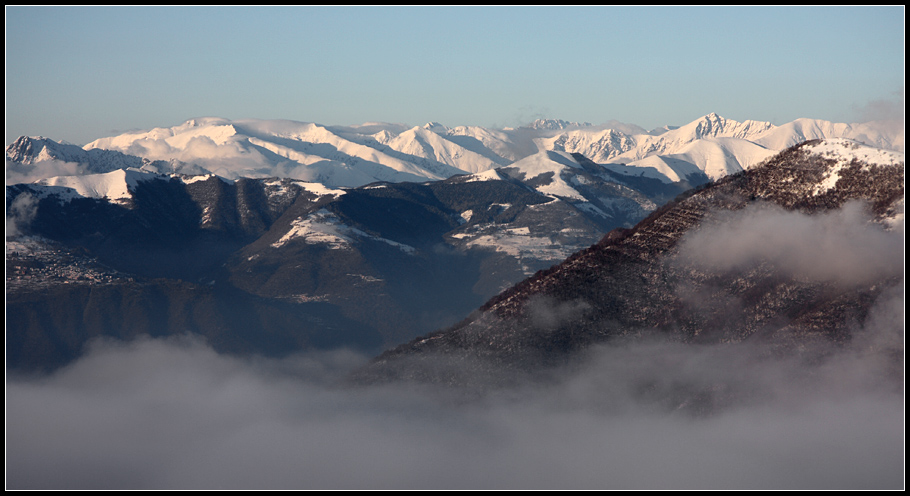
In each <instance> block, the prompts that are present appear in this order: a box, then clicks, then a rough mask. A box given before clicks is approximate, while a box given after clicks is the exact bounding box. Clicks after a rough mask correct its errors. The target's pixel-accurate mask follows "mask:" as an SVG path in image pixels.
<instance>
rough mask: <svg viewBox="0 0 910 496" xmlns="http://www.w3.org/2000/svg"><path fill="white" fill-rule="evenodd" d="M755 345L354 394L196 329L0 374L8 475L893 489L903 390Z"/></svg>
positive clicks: (347, 363) (82, 485)
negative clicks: (52, 369)
mask: <svg viewBox="0 0 910 496" xmlns="http://www.w3.org/2000/svg"><path fill="white" fill-rule="evenodd" d="M901 297H902V294H901ZM893 310H894V308H892V307H890V306H888V305H885V306H884V310H883V311H885V312H887V311H893ZM901 310H902V308H901ZM891 318H893V316H890V317H883V320H881V321H880V322H885V323H886V324H887V323H888V322H891V320H889V319H891ZM866 331H867V332H878V331H877V330H875V329H867V330H866ZM756 351H757V350H755V349H752V348H750V347H747V346H701V347H688V346H686V345H681V344H678V343H661V342H641V343H626V344H617V345H614V346H610V347H603V348H599V349H596V350H593V351H592V352H591V353H590V354H589V356H588V357H587V359H585V360H583V361H582V362H580V363H579V365H578V366H576V367H573V368H572V369H571V370H564V371H561V372H560V373H559V374H557V375H555V376H554V378H553V380H552V381H550V382H547V383H543V384H540V383H539V384H535V385H532V384H528V385H527V386H526V387H521V388H515V389H509V390H500V391H497V392H495V393H492V394H490V395H486V396H481V397H478V398H475V399H471V400H465V397H464V396H459V395H451V394H449V393H448V392H446V391H441V390H439V389H431V388H428V387H425V386H420V385H415V384H389V385H384V386H375V387H361V388H352V387H345V386H343V385H342V384H343V382H342V381H341V379H342V378H343V377H344V374H345V373H347V371H349V370H352V369H353V368H355V367H357V366H360V365H362V364H363V363H364V359H363V358H362V357H359V356H357V355H355V354H353V353H348V352H341V351H339V352H332V353H321V354H309V355H300V356H296V357H293V358H289V359H284V360H263V359H239V358H233V357H228V356H222V355H218V354H216V353H215V352H214V351H212V350H211V348H209V347H208V346H207V345H206V344H205V343H203V342H201V341H198V340H194V339H188V338H181V339H175V338H171V339H145V340H139V341H136V342H133V343H130V344H122V343H119V344H118V343H112V342H96V343H95V344H94V346H93V347H92V349H91V350H90V352H89V353H88V354H87V355H86V356H85V357H84V358H82V359H80V360H79V361H78V362H76V363H74V364H72V365H71V366H69V367H67V368H65V369H62V370H60V371H58V372H57V373H55V374H53V375H51V376H45V377H31V378H23V377H20V378H13V379H8V380H7V487H8V488H10V489H25V488H66V489H295V488H296V489H658V488H666V489H684V488H695V489H702V488H706V489H720V488H728V489H742V488H771V489H784V488H786V489H822V488H828V489H845V488H853V489H858V488H869V489H881V488H900V487H902V484H903V470H904V469H903V467H904V463H903V436H902V432H903V430H902V429H903V395H902V393H901V389H902V387H900V385H899V384H898V385H897V386H895V384H894V383H893V382H892V383H889V382H888V381H882V380H881V377H882V368H881V364H882V363H883V362H882V360H881V359H880V357H879V356H878V355H877V354H872V355H869V354H859V353H854V352H849V353H847V352H844V353H841V354H839V355H836V356H834V357H832V358H831V359H830V360H828V361H827V362H826V363H825V364H823V365H821V366H816V367H815V368H813V369H812V370H811V373H808V372H807V370H808V369H806V368H805V365H802V364H800V363H798V362H797V361H794V360H768V359H764V360H763V359H759V358H758V357H759V356H760V355H761V354H760V353H756ZM705 388H708V390H711V391H721V392H725V391H727V392H730V393H731V394H730V395H726V396H724V395H723V394H722V395H720V396H719V397H721V398H723V397H731V398H733V400H729V401H725V402H724V405H723V407H721V408H718V409H716V410H715V411H714V412H713V413H709V414H705V415H693V414H691V412H690V411H687V410H685V409H684V408H679V406H678V405H676V404H675V403H674V402H673V401H668V398H673V396H674V394H677V393H678V392H679V391H683V392H685V391H688V390H704V389H705ZM731 395H732V396H731ZM681 397H683V398H685V394H684V395H683V396H681Z"/></svg>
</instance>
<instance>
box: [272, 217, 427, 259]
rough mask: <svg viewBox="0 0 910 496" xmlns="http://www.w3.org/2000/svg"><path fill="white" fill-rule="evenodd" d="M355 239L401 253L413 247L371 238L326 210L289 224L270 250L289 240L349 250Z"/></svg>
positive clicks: (409, 251)
mask: <svg viewBox="0 0 910 496" xmlns="http://www.w3.org/2000/svg"><path fill="white" fill-rule="evenodd" d="M356 237H360V238H367V239H371V240H375V241H380V242H383V243H386V244H389V245H392V246H394V247H396V248H398V249H400V250H401V251H403V252H405V253H408V254H413V253H414V252H415V251H416V250H415V249H414V247H412V246H409V245H406V244H403V243H398V242H395V241H392V240H390V239H386V238H381V237H379V236H373V235H371V234H369V233H367V232H364V231H362V230H360V229H357V228H353V227H350V226H347V225H345V224H344V223H343V222H342V220H341V219H340V218H338V216H337V215H335V214H334V213H333V212H330V211H329V210H328V209H325V208H323V209H320V210H318V211H316V212H313V213H311V214H309V215H307V216H306V217H299V218H297V219H295V220H294V221H293V222H292V223H291V229H290V230H289V231H288V232H287V233H285V234H284V235H283V236H282V237H281V238H280V239H279V240H278V241H276V242H274V243H272V245H271V246H272V248H281V247H282V246H284V245H286V244H287V243H288V242H289V241H291V240H295V239H298V240H302V241H303V242H305V243H308V244H324V245H327V246H328V248H329V249H332V250H340V249H350V248H351V247H350V244H351V243H353V242H354V240H355V238H356Z"/></svg>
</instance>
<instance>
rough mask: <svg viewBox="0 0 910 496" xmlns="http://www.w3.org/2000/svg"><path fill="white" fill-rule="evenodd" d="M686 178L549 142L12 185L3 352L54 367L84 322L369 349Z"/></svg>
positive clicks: (399, 337) (632, 212) (95, 329)
mask: <svg viewBox="0 0 910 496" xmlns="http://www.w3.org/2000/svg"><path fill="white" fill-rule="evenodd" d="M614 169H615V168H614ZM693 180H695V181H697V180H704V178H703V177H700V178H699V177H696V178H694V179H693ZM687 185H688V184H687V183H680V184H668V183H664V182H661V181H658V180H654V179H647V178H636V177H631V176H628V177H627V176H624V175H622V174H619V173H617V172H616V171H615V170H608V169H606V168H604V167H602V166H599V165H596V164H593V163H591V162H590V161H586V160H585V159H584V157H581V156H572V155H570V154H567V153H556V152H549V153H543V154H540V155H539V156H534V157H531V158H530V159H528V160H526V161H521V162H517V163H516V164H513V165H512V166H510V167H508V168H503V169H497V170H491V171H486V172H484V173H480V174H475V175H465V176H458V177H454V178H450V179H447V180H444V181H436V182H429V183H423V184H417V183H377V184H372V185H368V186H365V187H361V188H353V189H330V188H327V187H325V186H323V185H319V184H314V183H306V182H302V181H295V180H290V179H240V180H237V181H225V180H223V179H220V178H218V177H216V176H185V175H175V174H172V175H163V174H159V173H154V172H150V171H147V170H137V169H127V170H113V171H110V172H107V173H104V174H96V175H86V176H75V177H74V176H68V177H61V178H51V179H45V180H42V181H40V182H38V183H35V184H18V185H12V186H8V187H7V211H8V219H12V222H11V223H10V222H8V226H10V225H12V226H13V227H14V231H21V232H19V233H16V232H12V233H10V232H8V236H9V235H13V237H12V238H10V237H8V245H7V252H8V254H7V285H8V291H7V316H8V318H7V324H8V326H7V329H8V332H7V336H8V348H7V361H8V364H10V365H11V366H12V367H14V368H17V367H21V368H43V367H53V366H56V365H59V364H62V363H65V362H66V361H68V360H70V359H72V358H75V357H76V356H78V354H79V353H80V352H81V349H82V346H83V344H84V343H85V342H86V341H87V340H89V339H91V338H92V337H95V336H111V337H117V338H126V339H128V338H131V337H134V336H137V335H143V334H150V335H171V334H180V333H185V332H190V333H196V334H202V335H204V336H206V337H207V338H208V339H209V340H210V341H211V342H212V343H213V345H214V346H215V347H216V348H217V349H219V350H223V351H231V352H241V353H267V354H283V353H289V352H293V351H298V350H301V349H309V348H313V347H323V348H324V347H341V346H345V347H355V348H360V349H365V350H376V351H378V350H379V349H381V348H380V347H381V346H390V345H394V344H396V343H401V342H404V341H406V340H409V339H412V338H413V337H414V336H417V335H420V334H422V333H426V332H428V331H430V330H432V329H436V328H439V327H440V326H445V325H450V324H452V323H454V322H456V321H457V320H458V319H460V318H462V317H463V316H464V315H467V314H468V313H469V312H470V311H471V310H472V309H474V308H476V307H477V306H478V305H480V304H481V303H482V302H483V301H485V300H486V299H487V298H489V297H491V296H492V295H495V294H497V293H498V292H499V291H501V290H502V289H504V288H506V287H508V286H510V285H511V284H513V283H514V282H516V281H518V280H521V279H522V278H524V277H527V276H528V275H530V274H532V273H534V272H535V271H537V270H540V269H543V268H547V267H549V266H551V265H552V264H554V263H558V262H559V261H562V260H564V259H565V258H566V257H568V256H569V255H571V254H572V253H574V252H575V251H578V250H579V249H582V248H584V247H587V246H590V245H591V244H592V243H594V242H596V241H597V240H598V239H599V238H600V237H601V236H602V235H603V233H605V232H607V231H609V230H610V229H613V228H615V227H617V226H631V225H633V224H634V223H635V222H637V221H638V220H639V219H641V218H642V217H644V216H645V215H647V213H648V212H650V211H652V210H653V209H654V208H656V205H657V204H658V203H659V202H662V201H664V200H665V199H666V198H667V197H672V196H673V195H675V194H677V193H678V192H679V191H680V188H684V187H687ZM18 235H22V236H18ZM23 236H24V237H23ZM9 241H12V242H13V243H12V244H11V243H9Z"/></svg>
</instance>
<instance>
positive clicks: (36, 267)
mask: <svg viewBox="0 0 910 496" xmlns="http://www.w3.org/2000/svg"><path fill="white" fill-rule="evenodd" d="M124 282H134V280H133V278H132V277H128V276H126V275H124V274H122V273H120V272H117V271H116V270H114V269H110V268H107V267H104V266H103V265H101V264H100V263H98V261H97V260H95V259H93V258H88V257H85V256H81V255H78V254H74V253H72V252H71V251H69V250H65V249H62V248H61V247H59V246H56V245H55V244H53V243H44V242H40V241H35V240H29V241H28V242H26V243H22V242H10V241H7V243H6V289H7V291H9V290H15V289H32V288H39V287H42V286H45V285H55V284H115V283H124Z"/></svg>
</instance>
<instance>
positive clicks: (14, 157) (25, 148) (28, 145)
mask: <svg viewBox="0 0 910 496" xmlns="http://www.w3.org/2000/svg"><path fill="white" fill-rule="evenodd" d="M84 156H85V151H84V150H83V149H82V148H79V147H78V146H76V145H72V144H64V143H58V142H56V141H54V140H52V139H48V138H45V137H44V136H20V137H19V138H18V139H16V141H14V142H12V143H10V144H9V145H7V147H6V158H7V161H9V162H17V163H23V164H31V163H35V162H40V161H42V160H62V161H64V162H79V161H81V160H80V159H81V158H83V157H84Z"/></svg>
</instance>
